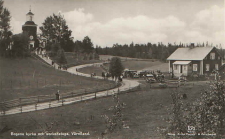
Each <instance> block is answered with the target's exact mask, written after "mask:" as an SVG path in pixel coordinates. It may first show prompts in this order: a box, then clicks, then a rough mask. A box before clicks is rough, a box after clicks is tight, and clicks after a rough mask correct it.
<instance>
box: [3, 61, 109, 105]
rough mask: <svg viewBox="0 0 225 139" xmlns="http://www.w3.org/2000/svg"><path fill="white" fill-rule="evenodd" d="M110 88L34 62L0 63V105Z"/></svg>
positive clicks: (93, 80)
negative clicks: (99, 86)
mask: <svg viewBox="0 0 225 139" xmlns="http://www.w3.org/2000/svg"><path fill="white" fill-rule="evenodd" d="M103 84H108V82H106V81H103V80H95V79H90V78H85V77H80V76H76V75H71V74H69V73H67V72H64V71H58V70H55V69H54V68H52V67H48V66H46V65H43V64H42V63H40V62H39V61H38V60H34V59H30V58H28V59H0V101H3V100H11V99H16V98H18V97H27V96H36V95H47V94H55V92H56V91H57V90H60V91H61V92H62V93H63V92H68V91H72V90H76V89H82V88H87V87H88V88H92V87H96V86H98V85H103Z"/></svg>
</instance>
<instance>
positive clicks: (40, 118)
mask: <svg viewBox="0 0 225 139" xmlns="http://www.w3.org/2000/svg"><path fill="white" fill-rule="evenodd" d="M205 86H206V84H205V83H202V82H198V83H195V85H194V86H193V84H189V85H187V86H183V87H180V88H178V89H177V90H176V89H175V88H165V89H150V88H149V86H148V84H146V83H144V82H143V84H142V85H141V90H140V91H136V92H130V93H125V94H120V95H119V98H120V101H121V102H124V103H126V106H125V108H124V109H123V110H122V113H123V120H124V121H125V123H126V124H127V125H128V126H129V128H127V129H125V128H122V129H121V130H116V131H115V132H114V133H110V134H107V136H108V137H109V138H162V137H161V136H160V135H159V133H158V132H157V131H156V129H157V127H165V126H167V123H166V122H165V121H164V120H163V118H165V117H168V116H169V115H168V114H167V107H172V105H171V102H172V100H171V97H170V94H171V92H173V91H180V92H183V93H186V94H187V97H188V99H187V100H185V101H190V102H191V101H193V100H195V99H196V98H198V97H199V95H200V91H201V90H202V89H203V88H205ZM114 105H115V102H113V99H112V97H106V98H99V99H97V100H92V101H86V102H81V103H76V104H72V105H67V106H63V107H59V108H52V109H47V110H42V111H36V112H31V113H22V114H16V115H11V116H5V117H0V122H1V124H0V129H2V128H3V127H4V126H5V125H7V126H8V128H12V129H11V130H10V131H7V132H5V133H3V134H1V135H0V138H1V137H2V138H11V139H12V138H27V139H28V138H29V139H30V138H31V137H24V136H23V137H21V136H20V137H15V136H11V135H10V132H15V133H21V132H22V133H25V132H34V133H37V132H44V131H48V132H64V133H65V132H68V133H70V132H79V131H81V132H89V133H90V136H72V135H70V136H66V137H64V136H39V137H33V138H35V139H36V138H38V139H39V138H40V139H43V138H48V139H49V138H51V139H53V138H55V139H56V138H57V139H58V138H63V139H64V138H65V139H68V138H101V132H103V131H104V129H106V124H105V121H104V119H103V118H102V117H101V115H103V114H106V115H110V112H111V111H109V108H110V107H111V106H114Z"/></svg>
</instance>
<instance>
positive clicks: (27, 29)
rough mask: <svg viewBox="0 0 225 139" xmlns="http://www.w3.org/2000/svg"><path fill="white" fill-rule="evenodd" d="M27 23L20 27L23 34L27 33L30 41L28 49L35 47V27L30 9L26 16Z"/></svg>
mask: <svg viewBox="0 0 225 139" xmlns="http://www.w3.org/2000/svg"><path fill="white" fill-rule="evenodd" d="M26 19H27V21H26V22H25V24H24V25H23V26H22V30H23V33H27V34H28V36H29V39H30V46H29V48H34V47H35V41H36V40H37V25H36V24H35V23H34V21H33V20H34V14H33V13H32V12H31V9H30V10H29V12H28V13H27V14H26Z"/></svg>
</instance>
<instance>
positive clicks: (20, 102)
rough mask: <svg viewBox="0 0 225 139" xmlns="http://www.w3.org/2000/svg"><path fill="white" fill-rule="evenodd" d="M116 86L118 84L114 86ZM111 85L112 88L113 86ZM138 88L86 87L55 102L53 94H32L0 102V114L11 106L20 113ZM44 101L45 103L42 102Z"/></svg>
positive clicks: (64, 94) (137, 88) (137, 87)
mask: <svg viewBox="0 0 225 139" xmlns="http://www.w3.org/2000/svg"><path fill="white" fill-rule="evenodd" d="M114 87H118V86H114ZM114 87H113V88H114ZM139 89H140V85H138V86H136V87H132V88H130V87H129V88H124V89H123V90H119V89H118V91H115V89H114V90H112V88H109V89H107V90H102V91H101V90H95V91H93V92H84V91H89V90H88V89H85V90H83V93H79V94H75V93H74V92H67V93H63V94H61V98H60V100H59V101H58V102H57V101H56V98H55V95H45V96H44V95H42V96H34V97H29V98H19V99H15V100H11V101H6V102H2V103H0V108H1V115H5V114H6V111H7V110H9V109H11V108H17V109H16V110H15V111H14V113H22V112H28V111H31V109H32V110H33V111H34V110H41V109H47V108H51V107H58V106H63V105H66V104H71V103H75V102H81V101H85V100H91V99H97V98H100V97H107V96H111V95H113V94H115V93H118V94H121V93H128V92H133V91H137V90H139ZM42 102H46V103H42ZM7 114H10V112H7Z"/></svg>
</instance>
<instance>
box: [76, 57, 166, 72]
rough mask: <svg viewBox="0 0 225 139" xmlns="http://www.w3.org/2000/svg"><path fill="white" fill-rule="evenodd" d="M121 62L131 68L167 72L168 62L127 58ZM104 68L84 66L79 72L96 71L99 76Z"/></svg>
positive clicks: (107, 65)
mask: <svg viewBox="0 0 225 139" xmlns="http://www.w3.org/2000/svg"><path fill="white" fill-rule="evenodd" d="M122 64H123V65H124V67H125V68H127V69H131V70H142V69H144V70H161V71H162V72H168V63H163V62H160V61H150V60H149V61H136V60H128V61H122ZM105 66H106V67H109V64H105ZM103 71H104V70H103V69H102V68H100V67H94V66H91V67H85V68H82V69H80V72H83V73H87V74H91V73H93V72H94V73H96V74H97V75H98V76H101V73H102V72H103Z"/></svg>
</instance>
